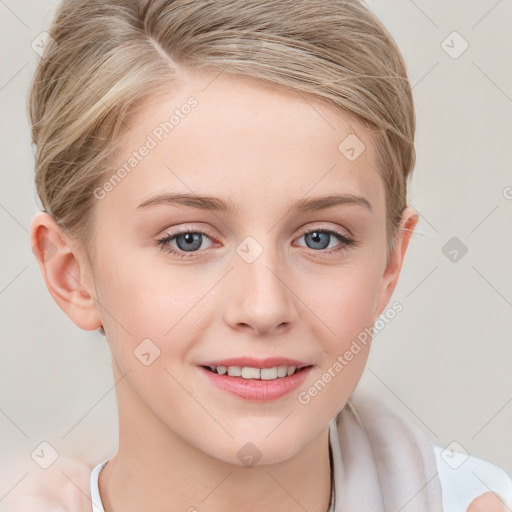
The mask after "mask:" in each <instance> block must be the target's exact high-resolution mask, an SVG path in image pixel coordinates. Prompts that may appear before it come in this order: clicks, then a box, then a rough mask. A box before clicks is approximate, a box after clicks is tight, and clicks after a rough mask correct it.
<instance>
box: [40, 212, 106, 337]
mask: <svg viewBox="0 0 512 512" xmlns="http://www.w3.org/2000/svg"><path fill="white" fill-rule="evenodd" d="M30 243H31V246H32V252H33V253H34V255H35V257H36V259H37V262H38V264H39V268H40V270H41V273H42V275H43V278H44V280H45V283H46V286H47V288H48V291H49V292H50V294H51V296H52V297H53V299H54V300H55V302H56V303H57V304H58V305H59V307H60V308H61V309H62V310H63V311H64V312H65V313H66V315H68V317H69V318H71V320H72V321H73V322H74V323H75V324H76V325H77V326H78V327H80V328H81V329H84V330H94V329H98V328H99V326H100V325H101V318H100V316H99V314H98V308H97V305H96V301H95V299H94V297H93V295H92V293H91V289H92V284H93V283H92V282H88V281H87V277H86V276H87V275H91V273H90V272H86V271H87V270H88V268H86V267H87V264H86V263H87V260H86V258H85V257H84V255H83V254H81V253H80V250H79V249H78V248H77V247H74V248H72V247H70V244H69V240H68V239H67V237H66V235H65V234H64V233H63V231H62V228H61V227H60V226H59V225H58V224H57V223H56V222H55V220H54V219H53V217H52V216H51V215H49V214H48V213H45V212H41V213H38V214H37V215H36V216H35V217H34V219H33V220H32V223H31V226H30Z"/></svg>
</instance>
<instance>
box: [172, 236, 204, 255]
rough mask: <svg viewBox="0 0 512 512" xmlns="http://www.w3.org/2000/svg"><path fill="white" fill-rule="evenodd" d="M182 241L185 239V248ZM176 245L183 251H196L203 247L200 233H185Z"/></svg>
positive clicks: (177, 240)
mask: <svg viewBox="0 0 512 512" xmlns="http://www.w3.org/2000/svg"><path fill="white" fill-rule="evenodd" d="M180 239H185V240H186V244H185V245H184V246H183V245H182V244H181V243H180ZM176 244H177V245H178V247H179V248H180V249H181V250H182V251H194V250H196V249H199V247H201V235H200V234H199V233H185V234H184V235H179V236H177V237H176Z"/></svg>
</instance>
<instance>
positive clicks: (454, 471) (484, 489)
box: [433, 443, 512, 512]
mask: <svg viewBox="0 0 512 512" xmlns="http://www.w3.org/2000/svg"><path fill="white" fill-rule="evenodd" d="M433 449H434V454H435V456H436V464H437V469H438V472H439V480H440V481H441V488H442V492H443V508H444V510H445V512H466V510H467V508H468V507H469V505H470V504H471V502H472V501H473V500H475V499H476V498H477V497H479V496H481V495H483V494H485V493H488V492H490V491H492V492H494V493H496V494H497V495H498V496H499V498H500V500H501V501H502V502H503V503H504V504H505V505H506V506H508V507H510V506H511V505H512V479H511V477H510V476H509V475H508V474H507V473H506V472H505V471H504V470H503V469H502V468H500V467H499V466H496V465H495V464H492V463H491V462H489V461H487V460H484V459H481V458H479V457H475V456H473V455H469V454H468V453H467V452H466V451H465V450H464V448H463V447H462V446H460V445H459V444H458V443H451V444H450V445H448V446H447V447H446V448H442V447H441V446H438V445H436V444H433Z"/></svg>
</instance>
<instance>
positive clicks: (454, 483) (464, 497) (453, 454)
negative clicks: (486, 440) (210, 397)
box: [91, 443, 512, 512]
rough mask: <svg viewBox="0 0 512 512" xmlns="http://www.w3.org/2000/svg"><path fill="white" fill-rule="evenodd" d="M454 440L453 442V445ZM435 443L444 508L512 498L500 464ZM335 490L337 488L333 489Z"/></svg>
mask: <svg viewBox="0 0 512 512" xmlns="http://www.w3.org/2000/svg"><path fill="white" fill-rule="evenodd" d="M453 444H454V443H452V445H453ZM452 445H450V446H449V447H447V448H445V449H443V448H441V447H440V446H437V445H435V444H433V445H432V446H433V448H434V453H435V455H436V462H437V469H438V471H439V479H440V481H441V488H442V491H443V508H444V512H466V511H467V508H468V507H469V504H470V503H471V502H472V501H473V500H474V499H475V498H476V497H478V496H480V495H481V494H484V493H485V492H489V490H492V491H494V492H495V493H497V494H498V495H499V496H500V497H501V498H502V499H503V500H504V501H505V503H509V502H512V478H511V477H510V476H509V475H508V474H507V473H506V472H505V471H504V470H503V469H501V468H500V467H499V466H496V465H494V464H492V463H490V462H488V461H486V460H483V459H480V458H478V457H474V456H472V455H469V454H465V453H462V452H459V451H456V450H453V449H452V448H451V446H452ZM107 462H108V461H105V462H101V463H100V464H98V465H97V466H96V467H95V468H94V469H93V470H92V471H91V500H92V512H105V511H104V509H103V504H102V502H101V497H100V493H99V489H98V476H99V474H100V471H101V470H102V469H103V467H104V466H105V464H106V463H107ZM334 491H335V494H336V489H334Z"/></svg>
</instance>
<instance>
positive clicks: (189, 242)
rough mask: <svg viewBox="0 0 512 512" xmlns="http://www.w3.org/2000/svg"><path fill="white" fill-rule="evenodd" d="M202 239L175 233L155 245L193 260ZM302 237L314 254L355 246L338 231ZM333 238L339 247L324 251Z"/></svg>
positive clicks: (189, 232) (313, 232)
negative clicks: (172, 243)
mask: <svg viewBox="0 0 512 512" xmlns="http://www.w3.org/2000/svg"><path fill="white" fill-rule="evenodd" d="M204 237H206V238H207V239H208V240H211V239H210V237H209V236H208V235H207V234H206V233H204V232H202V231H192V230H185V231H177V232H175V233H170V234H167V235H166V236H165V237H163V238H161V239H159V240H158V241H157V245H159V246H160V247H161V249H162V250H164V251H165V252H167V253H169V254H172V255H173V256H177V257H178V258H183V259H184V258H193V257H194V255H195V253H197V252H200V251H199V249H200V248H201V246H202V243H203V241H204ZM303 237H304V239H305V240H306V241H307V242H306V244H307V245H306V247H308V248H309V249H319V250H316V251H314V252H320V253H327V254H333V253H339V252H341V251H344V250H346V249H347V247H349V246H351V245H357V242H356V241H355V240H354V239H352V238H349V237H348V236H346V235H343V234H342V233H339V232H338V231H335V230H333V229H327V228H322V229H318V228H317V229H312V230H309V231H306V232H303V233H302V235H301V236H300V237H299V238H303ZM333 237H334V238H335V239H337V240H338V242H339V245H338V247H336V248H334V249H331V250H328V251H326V249H329V245H330V243H331V241H332V238H333ZM171 242H175V243H176V245H177V247H173V246H172V245H170V244H171ZM302 247H303V246H302ZM203 249H204V248H203Z"/></svg>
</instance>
